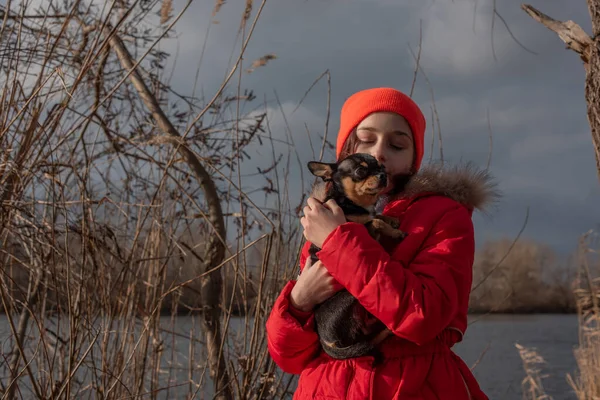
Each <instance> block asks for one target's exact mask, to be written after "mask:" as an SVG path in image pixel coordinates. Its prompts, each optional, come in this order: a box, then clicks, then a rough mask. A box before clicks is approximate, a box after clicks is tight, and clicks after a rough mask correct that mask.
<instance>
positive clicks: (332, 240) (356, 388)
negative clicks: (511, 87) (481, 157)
mask: <svg viewBox="0 0 600 400" xmlns="http://www.w3.org/2000/svg"><path fill="white" fill-rule="evenodd" d="M424 132H425V118H424V116H423V114H422V112H421V110H420V109H419V107H418V106H417V105H416V104H415V103H414V102H413V101H412V100H411V99H410V98H409V97H408V96H406V95H404V94H403V93H401V92H399V91H397V90H394V89H390V88H374V89H368V90H364V91H361V92H358V93H355V94H354V95H352V96H351V97H350V98H349V99H348V100H347V101H346V103H345V104H344V106H343V108H342V112H341V120H340V130H339V133H338V137H337V157H338V160H339V159H342V158H344V157H345V156H347V155H349V154H352V153H369V154H371V155H373V156H374V157H375V158H377V159H378V160H379V161H380V162H381V163H382V164H384V165H385V168H386V172H387V173H388V175H389V178H390V179H388V181H389V182H390V184H389V185H388V187H387V188H386V190H385V192H386V197H387V199H388V200H389V201H388V202H387V204H386V205H385V208H384V210H383V214H384V215H389V216H391V217H395V218H398V219H399V221H400V229H401V230H402V231H404V232H406V233H407V234H408V235H407V237H406V238H405V239H403V240H402V241H401V242H399V243H398V244H395V245H394V246H393V247H391V248H384V246H382V245H381V244H380V243H378V242H377V241H375V240H374V239H372V238H371V237H370V236H369V234H368V232H367V230H366V228H365V227H364V226H363V225H360V224H357V223H353V222H346V220H345V218H344V215H343V213H342V212H341V210H340V208H339V207H338V206H337V205H336V204H335V202H333V201H330V202H328V203H325V204H321V203H320V202H319V201H317V200H316V199H314V198H309V199H308V201H307V206H306V207H305V208H304V217H302V219H301V221H300V222H301V223H302V226H303V227H304V236H305V237H306V239H307V243H306V245H305V247H304V248H303V251H302V256H301V260H300V267H301V268H302V273H301V275H300V276H299V277H298V280H297V281H291V282H289V283H288V284H287V285H286V286H285V287H284V288H283V291H282V292H281V294H280V295H279V297H278V299H277V300H276V302H275V304H274V306H273V309H272V311H271V315H270V316H269V319H268V321H267V325H266V328H267V341H268V348H269V352H270V354H271V356H272V358H273V360H274V361H275V362H276V363H277V365H279V367H280V368H281V369H282V370H283V371H285V372H288V373H291V374H300V379H299V382H298V388H297V390H296V392H295V394H294V399H349V400H352V399H356V400H359V399H360V400H362V399H402V400H404V399H415V400H416V399H432V400H433V399H459V400H462V399H465V400H466V399H475V400H479V399H487V396H486V395H485V394H484V393H483V392H482V391H481V389H480V388H479V385H478V383H477V381H476V380H475V378H474V376H473V374H472V373H471V371H470V369H469V367H468V366H467V365H466V364H465V363H464V362H463V361H462V360H461V359H460V358H459V357H458V356H457V355H456V354H455V353H454V352H453V351H452V350H451V348H452V346H453V345H454V344H455V343H457V342H460V341H461V340H462V337H463V335H464V333H465V330H466V328H467V308H468V300H469V292H470V288H471V283H472V265H473V259H474V252H475V240H474V232H473V223H472V221H471V215H472V212H473V210H474V209H475V208H482V207H483V206H485V205H486V203H488V202H489V201H490V200H491V198H492V197H493V196H494V193H493V191H492V189H491V188H492V186H491V185H490V183H489V181H488V179H487V175H486V174H485V173H484V172H477V171H473V170H472V169H469V168H466V169H460V168H454V169H452V170H448V171H445V170H443V169H440V168H423V169H422V170H420V166H421V161H422V158H423V144H424V140H423V136H424ZM407 176H411V178H410V181H409V183H408V184H407V185H406V186H404V185H402V186H401V187H395V186H394V183H395V182H401V181H403V179H401V178H403V177H404V178H406V177H407ZM310 243H314V244H315V245H317V246H318V247H320V248H321V250H320V251H319V252H318V253H317V256H318V257H319V260H320V261H319V262H317V263H315V264H314V265H310V259H308V260H307V258H308V257H307V256H308V248H309V246H310ZM342 287H343V288H346V289H347V290H348V291H349V292H350V293H351V294H352V295H353V296H354V297H356V298H357V299H358V301H359V302H360V303H361V304H362V305H363V306H364V307H365V308H366V310H367V311H369V312H370V313H371V314H372V315H373V316H375V317H376V318H377V319H379V320H380V321H382V322H383V323H384V324H385V325H386V326H387V327H388V328H389V329H390V330H391V332H392V333H393V334H392V335H390V336H388V338H387V339H385V340H384V341H383V342H382V343H381V344H380V345H379V349H380V350H381V352H382V353H383V355H384V358H385V359H384V361H383V363H381V364H378V365H376V366H375V367H374V366H373V359H372V357H370V356H365V357H359V358H353V359H348V360H336V359H332V358H331V357H329V356H328V355H327V354H325V353H324V352H323V351H322V350H321V348H320V344H319V339H318V336H317V333H316V332H315V324H314V316H313V309H314V307H315V306H316V305H317V304H319V303H321V302H323V301H324V300H326V299H327V298H329V297H330V296H332V295H333V294H335V293H336V292H337V291H338V290H340V289H341V288H342Z"/></svg>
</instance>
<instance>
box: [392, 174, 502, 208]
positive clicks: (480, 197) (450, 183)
mask: <svg viewBox="0 0 600 400" xmlns="http://www.w3.org/2000/svg"><path fill="white" fill-rule="evenodd" d="M423 193H436V194H441V195H444V196H447V197H449V198H451V199H453V200H455V201H457V202H458V203H461V204H463V205H465V206H467V207H468V208H472V209H477V210H479V211H482V212H486V211H487V210H488V208H489V207H491V206H492V205H494V204H495V203H496V202H497V201H498V199H499V198H500V192H499V191H498V189H497V184H496V183H495V182H494V179H493V178H492V176H491V175H490V174H489V172H488V170H486V169H480V168H477V167H476V166H475V165H473V164H471V163H468V164H458V165H455V166H442V165H439V164H432V165H425V166H423V167H422V168H421V169H420V171H419V172H418V173H417V174H416V175H415V176H413V177H412V178H411V180H410V181H409V182H408V184H407V185H406V188H405V189H404V191H402V193H401V194H400V197H402V198H405V197H414V196H417V195H419V194H423Z"/></svg>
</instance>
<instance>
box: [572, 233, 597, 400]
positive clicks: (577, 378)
mask: <svg viewBox="0 0 600 400" xmlns="http://www.w3.org/2000/svg"><path fill="white" fill-rule="evenodd" d="M595 240H597V235H595V234H594V233H593V232H588V233H587V234H585V235H583V236H582V238H581V240H580V245H579V254H578V255H579V263H580V274H579V277H578V279H577V280H576V282H575V283H576V286H575V290H574V293H575V298H576V304H577V314H578V316H579V345H578V346H577V348H576V349H575V350H574V353H575V360H576V362H577V372H576V373H575V374H573V375H571V374H569V375H568V376H567V380H568V382H569V384H570V385H571V387H572V388H573V390H574V391H575V393H576V394H577V398H578V399H581V400H584V399H585V400H587V399H598V398H600V380H599V379H598V377H599V376H600V306H599V304H600V276H599V273H600V262H599V260H598V254H599V253H598V252H597V251H596V250H595V245H594V242H595Z"/></svg>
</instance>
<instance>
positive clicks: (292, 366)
mask: <svg viewBox="0 0 600 400" xmlns="http://www.w3.org/2000/svg"><path fill="white" fill-rule="evenodd" d="M309 246H310V243H306V245H305V246H304V248H303V250H302V254H301V256H300V265H301V268H303V267H304V262H305V261H306V259H307V255H308V247H309ZM295 284H296V281H294V280H292V281H290V282H288V283H287V284H286V285H285V287H284V288H283V290H282V291H281V293H280V294H279V296H278V298H277V300H275V304H274V305H273V309H272V310H271V314H270V315H269V318H268V319H267V324H266V330H267V348H268V349H269V354H270V355H271V357H272V358H273V361H275V363H276V364H277V365H278V366H279V368H281V369H282V370H283V371H284V372H287V373H290V374H300V373H301V372H302V370H303V369H304V368H305V367H306V365H307V364H308V363H309V362H310V361H312V360H313V359H314V358H315V357H316V356H317V354H318V353H319V351H320V348H321V346H320V344H319V338H318V336H317V333H316V332H315V321H314V313H313V312H308V313H304V312H302V311H300V310H296V309H294V308H293V307H292V305H291V304H290V293H291V291H292V288H293V287H294V285H295Z"/></svg>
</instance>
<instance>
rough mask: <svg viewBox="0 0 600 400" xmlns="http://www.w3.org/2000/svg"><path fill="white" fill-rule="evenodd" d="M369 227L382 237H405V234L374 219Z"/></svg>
mask: <svg viewBox="0 0 600 400" xmlns="http://www.w3.org/2000/svg"><path fill="white" fill-rule="evenodd" d="M371 226H372V227H373V228H374V229H376V230H377V231H379V233H381V234H382V235H384V236H388V237H391V238H392V239H404V238H405V237H406V233H404V232H402V231H401V230H400V229H395V228H393V227H392V226H391V225H389V224H388V223H387V222H385V221H383V220H381V219H374V220H373V221H371Z"/></svg>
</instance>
